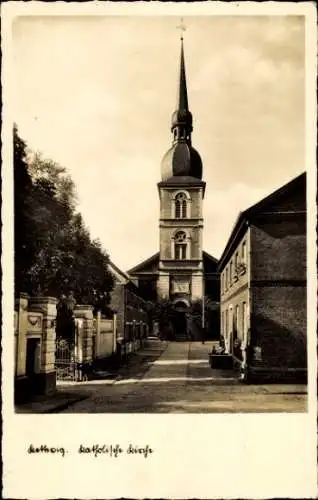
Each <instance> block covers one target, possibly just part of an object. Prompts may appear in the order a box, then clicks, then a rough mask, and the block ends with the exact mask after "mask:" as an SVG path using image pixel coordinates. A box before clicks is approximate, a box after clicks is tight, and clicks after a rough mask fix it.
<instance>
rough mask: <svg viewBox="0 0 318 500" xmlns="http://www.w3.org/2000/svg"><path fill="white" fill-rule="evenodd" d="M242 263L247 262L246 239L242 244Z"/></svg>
mask: <svg viewBox="0 0 318 500" xmlns="http://www.w3.org/2000/svg"><path fill="white" fill-rule="evenodd" d="M242 263H243V264H246V241H243V244H242Z"/></svg>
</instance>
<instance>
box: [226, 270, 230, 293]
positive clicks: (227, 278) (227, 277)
mask: <svg viewBox="0 0 318 500" xmlns="http://www.w3.org/2000/svg"><path fill="white" fill-rule="evenodd" d="M228 280H229V276H228V269H227V268H226V269H225V290H227V286H228Z"/></svg>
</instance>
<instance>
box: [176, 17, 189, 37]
mask: <svg viewBox="0 0 318 500" xmlns="http://www.w3.org/2000/svg"><path fill="white" fill-rule="evenodd" d="M176 28H177V30H180V35H181V37H180V38H181V40H183V32H184V31H186V29H187V27H186V25H185V24H184V22H183V17H181V20H180V24H179V25H178V26H176Z"/></svg>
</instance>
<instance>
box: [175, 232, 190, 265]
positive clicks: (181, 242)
mask: <svg viewBox="0 0 318 500" xmlns="http://www.w3.org/2000/svg"><path fill="white" fill-rule="evenodd" d="M174 258H175V259H176V260H184V259H186V258H187V235H186V233H185V232H184V231H178V232H177V233H176V235H175V237H174Z"/></svg>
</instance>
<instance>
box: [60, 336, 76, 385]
mask: <svg viewBox="0 0 318 500" xmlns="http://www.w3.org/2000/svg"><path fill="white" fill-rule="evenodd" d="M55 370H56V378H57V380H72V381H76V380H80V379H81V369H80V365H79V360H78V358H77V355H76V348H75V344H74V343H73V342H71V341H70V340H68V339H65V338H63V337H59V338H57V339H56V350H55Z"/></svg>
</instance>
